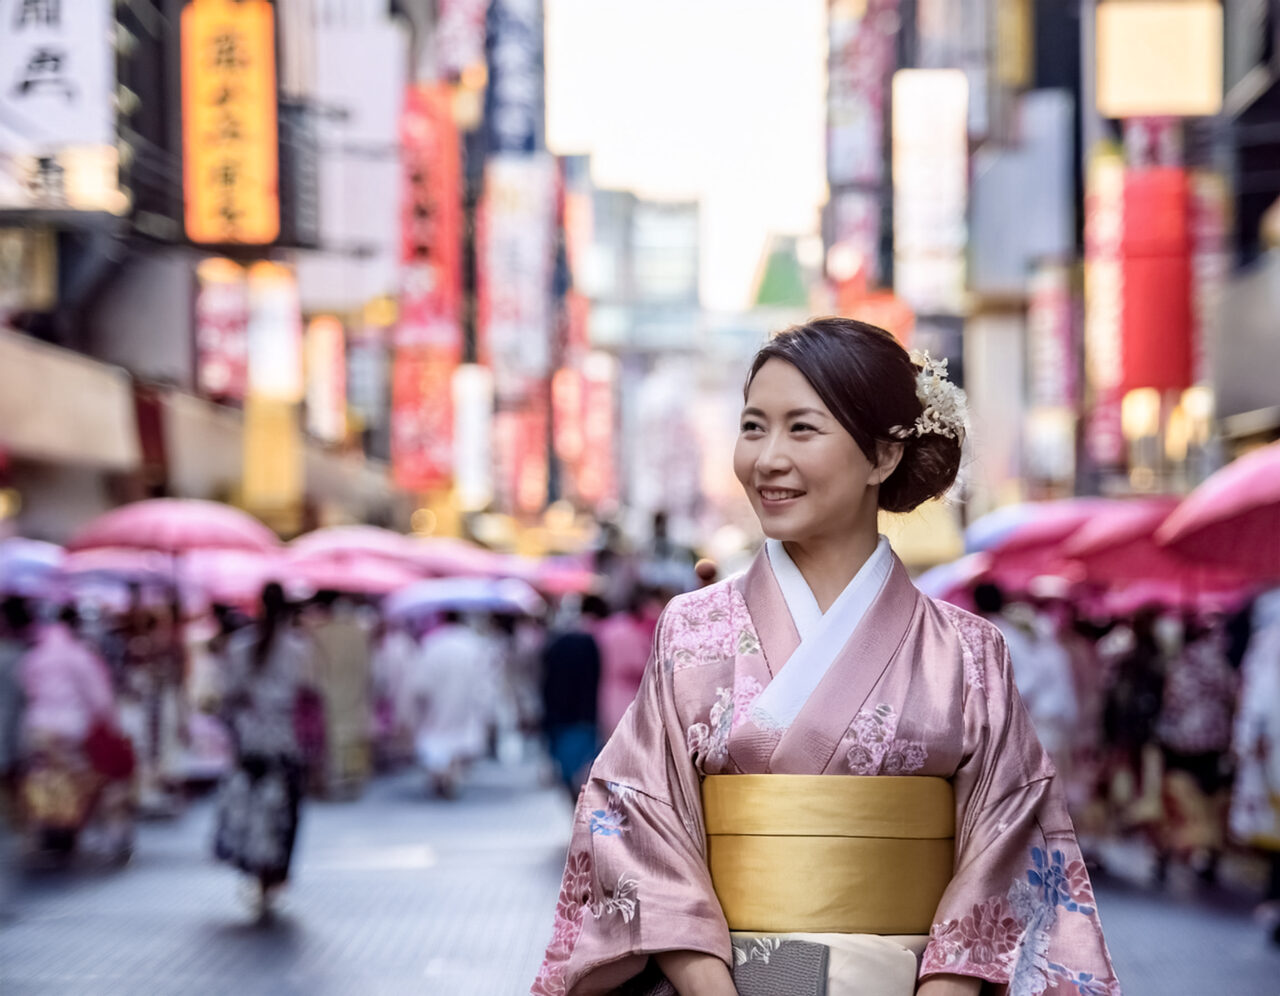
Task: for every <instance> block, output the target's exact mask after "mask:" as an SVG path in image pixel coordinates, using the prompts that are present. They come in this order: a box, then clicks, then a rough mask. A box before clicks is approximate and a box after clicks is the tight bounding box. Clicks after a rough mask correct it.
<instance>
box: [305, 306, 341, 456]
mask: <svg viewBox="0 0 1280 996" xmlns="http://www.w3.org/2000/svg"><path fill="white" fill-rule="evenodd" d="M306 362H307V394H306V409H307V423H306V424H307V432H308V433H309V434H310V435H311V436H313V437H314V438H316V439H319V440H321V441H322V442H326V443H340V442H342V441H343V440H344V439H346V437H347V358H346V331H345V330H344V329H343V327H342V322H340V321H338V319H336V318H334V317H333V316H331V315H320V316H317V317H315V318H313V319H311V321H310V322H308V323H307V336H306Z"/></svg>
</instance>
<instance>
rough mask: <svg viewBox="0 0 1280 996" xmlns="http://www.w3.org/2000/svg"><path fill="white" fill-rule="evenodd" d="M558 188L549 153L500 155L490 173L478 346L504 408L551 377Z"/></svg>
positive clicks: (483, 212)
mask: <svg viewBox="0 0 1280 996" xmlns="http://www.w3.org/2000/svg"><path fill="white" fill-rule="evenodd" d="M555 182H556V181H555V162H554V160H553V159H552V158H551V156H549V155H546V154H539V155H536V156H498V157H495V158H493V159H491V160H490V161H489V163H488V165H487V166H486V169H485V189H484V200H483V203H482V204H481V208H480V228H479V232H478V233H477V241H478V243H479V246H478V251H477V256H478V259H479V266H478V271H479V272H478V274H477V280H478V283H479V298H480V300H479V321H478V323H477V325H478V329H479V336H478V339H479V342H478V343H477V345H478V347H479V352H480V358H481V362H484V363H486V364H487V365H488V366H489V367H490V368H491V369H492V370H493V375H494V387H495V390H496V392H497V397H498V400H499V401H500V402H502V401H519V400H523V399H525V398H527V396H528V391H529V388H530V384H531V382H537V381H539V380H541V379H544V378H546V377H547V375H548V374H549V373H550V362H551V335H552V318H553V314H552V277H553V274H554V266H555V254H554V246H555Z"/></svg>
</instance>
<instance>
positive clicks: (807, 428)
mask: <svg viewBox="0 0 1280 996" xmlns="http://www.w3.org/2000/svg"><path fill="white" fill-rule="evenodd" d="M791 431H792V432H817V431H818V430H817V429H816V428H814V427H813V426H811V425H809V423H808V422H797V423H796V424H795V425H793V426H792V427H791Z"/></svg>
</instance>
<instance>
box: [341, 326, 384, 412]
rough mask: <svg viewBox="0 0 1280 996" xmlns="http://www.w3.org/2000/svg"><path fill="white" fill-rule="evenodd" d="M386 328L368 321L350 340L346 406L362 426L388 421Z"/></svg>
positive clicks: (348, 345) (348, 342)
mask: <svg viewBox="0 0 1280 996" xmlns="http://www.w3.org/2000/svg"><path fill="white" fill-rule="evenodd" d="M388 336H389V332H388V330H387V329H386V328H383V327H380V326H378V325H373V324H369V323H367V322H366V324H364V325H363V326H362V327H361V328H359V329H356V330H354V331H353V333H352V334H351V335H350V336H349V337H348V339H347V408H348V410H349V411H350V413H351V414H352V415H353V416H354V417H355V418H356V419H358V420H359V423H360V426H359V428H366V429H376V428H379V427H381V426H383V425H385V424H386V421H387V415H388V411H389V407H390V396H389V395H390V391H389V389H390V386H391V366H390V360H389V356H390V353H389V349H388V343H387V339H388Z"/></svg>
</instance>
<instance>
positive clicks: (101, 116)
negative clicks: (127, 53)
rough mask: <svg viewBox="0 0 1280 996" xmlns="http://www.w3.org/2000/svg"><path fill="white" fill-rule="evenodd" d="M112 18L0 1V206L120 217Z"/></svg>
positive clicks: (62, 4)
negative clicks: (102, 213)
mask: <svg viewBox="0 0 1280 996" xmlns="http://www.w3.org/2000/svg"><path fill="white" fill-rule="evenodd" d="M114 27H115V11H114V7H113V5H112V4H111V3H109V2H107V0H87V2H81V3H77V4H74V5H72V4H70V3H69V2H68V0H0V162H2V163H3V165H0V207H5V208H17V209H33V208H52V209H63V210H66V209H70V210H81V211H111V212H115V213H122V212H123V211H125V210H127V208H128V200H127V198H126V197H125V195H124V194H123V193H121V191H120V189H119V175H118V174H119V157H118V154H117V152H116V149H115V141H116V133H115V132H116V129H115V105H116V96H115V81H116V80H115V75H116V74H115V50H114V48H113V46H112V44H111V38H112V34H113V31H114Z"/></svg>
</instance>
